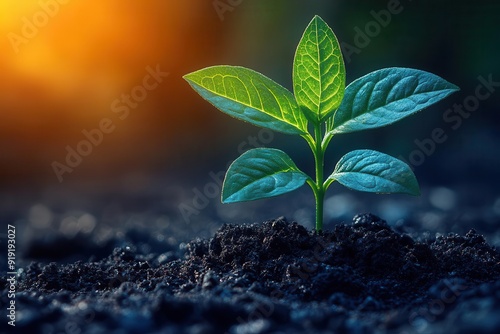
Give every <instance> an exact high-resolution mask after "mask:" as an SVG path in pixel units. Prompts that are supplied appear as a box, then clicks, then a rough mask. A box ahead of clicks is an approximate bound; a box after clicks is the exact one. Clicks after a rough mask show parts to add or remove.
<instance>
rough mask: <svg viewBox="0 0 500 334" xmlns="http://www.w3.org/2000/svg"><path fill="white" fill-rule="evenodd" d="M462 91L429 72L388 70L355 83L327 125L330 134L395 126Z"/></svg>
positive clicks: (395, 68)
mask: <svg viewBox="0 0 500 334" xmlns="http://www.w3.org/2000/svg"><path fill="white" fill-rule="evenodd" d="M457 90H459V88H458V87H457V86H455V85H453V84H451V83H449V82H448V81H446V80H444V79H442V78H440V77H438V76H437V75H434V74H432V73H429V72H425V71H421V70H415V69H410V68H399V67H393V68H386V69H382V70H378V71H375V72H372V73H369V74H367V75H365V76H363V77H361V78H359V79H357V80H355V81H353V82H352V83H351V84H350V85H349V86H347V88H346V90H345V95H344V99H343V101H342V104H341V105H340V107H339V108H338V109H337V111H336V112H335V115H334V116H333V117H332V118H330V119H329V120H328V122H327V132H330V133H332V134H337V133H347V132H354V131H360V130H365V129H372V128H377V127H381V126H385V125H388V124H391V123H394V122H396V121H398V120H400V119H402V118H404V117H406V116H409V115H411V114H413V113H415V112H417V111H420V110H422V109H424V108H426V107H428V106H430V105H431V104H433V103H436V102H438V101H440V100H441V99H444V98H445V97H447V96H448V95H450V94H451V93H453V92H455V91H457Z"/></svg>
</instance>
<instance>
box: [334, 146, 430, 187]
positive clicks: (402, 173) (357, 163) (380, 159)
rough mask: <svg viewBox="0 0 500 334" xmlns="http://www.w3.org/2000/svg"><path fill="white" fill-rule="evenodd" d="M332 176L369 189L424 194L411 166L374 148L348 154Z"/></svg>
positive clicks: (351, 185)
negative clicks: (373, 149) (421, 192)
mask: <svg viewBox="0 0 500 334" xmlns="http://www.w3.org/2000/svg"><path fill="white" fill-rule="evenodd" d="M328 179H331V180H334V181H335V180H336V181H339V182H340V183H341V184H343V185H344V186H346V187H348V188H351V189H354V190H359V191H367V192H377V193H402V194H409V195H414V196H417V195H419V194H420V190H419V187H418V183H417V179H416V178H415V175H414V174H413V172H412V171H411V169H410V167H409V166H408V165H407V164H405V163H404V162H403V161H401V160H398V159H396V158H394V157H391V156H390V155H387V154H384V153H380V152H377V151H372V150H356V151H352V152H349V153H347V154H346V155H344V156H343V157H342V158H341V159H340V160H339V162H338V163H337V165H336V166H335V169H334V171H333V173H332V175H330V176H329V177H328Z"/></svg>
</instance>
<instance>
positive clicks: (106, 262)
mask: <svg viewBox="0 0 500 334" xmlns="http://www.w3.org/2000/svg"><path fill="white" fill-rule="evenodd" d="M405 232H406V231H405V230H403V228H402V227H401V228H398V227H391V226H389V225H388V224H387V223H386V222H385V221H384V220H382V219H380V218H378V217H376V216H374V215H371V214H364V215H357V216H355V217H354V218H353V220H352V222H351V223H349V224H340V225H337V226H335V227H334V228H333V229H332V230H329V231H328V230H326V231H323V232H321V233H316V232H314V231H310V230H307V229H306V228H304V227H303V226H301V225H300V224H298V223H296V222H289V221H287V220H286V219H285V218H283V217H281V218H278V219H275V220H270V221H266V222H263V223H255V224H247V225H229V224H226V225H223V226H222V227H221V228H220V229H219V230H218V231H217V232H216V233H215V234H214V235H213V236H212V237H210V238H205V239H196V240H192V241H190V242H188V243H181V244H180V245H175V244H172V245H170V246H167V245H168V243H165V242H161V241H159V240H158V239H157V238H153V237H152V236H151V235H148V234H147V232H144V231H140V230H136V229H131V230H129V231H126V232H125V233H123V234H120V235H119V236H113V237H111V238H109V239H108V240H106V241H105V242H103V241H99V242H98V241H96V239H95V236H93V235H92V234H90V235H85V234H77V235H76V236H74V237H73V238H72V239H71V240H69V241H68V239H62V238H54V239H51V240H45V242H44V243H38V244H32V245H31V246H30V248H29V249H27V250H26V254H25V255H26V257H27V258H38V261H36V262H31V264H29V265H28V264H27V265H26V266H25V267H23V268H22V269H19V271H18V274H19V275H18V276H19V277H18V281H17V294H16V310H17V311H16V327H15V330H14V331H13V330H12V329H13V328H12V327H10V326H8V325H7V321H2V322H0V332H2V333H10V332H13V333H14V332H17V333H193V334H194V333H196V334H201V333H237V334H243V333H498V332H500V317H499V316H498V315H499V314H500V253H499V251H498V250H497V249H495V248H494V247H491V246H490V245H488V243H487V242H486V241H485V239H484V237H483V236H482V235H480V234H478V233H476V232H475V231H474V230H470V231H469V232H467V233H466V234H464V235H457V234H448V235H441V236H437V237H433V238H430V237H429V236H422V235H420V236H419V235H416V234H415V233H412V234H409V233H405ZM58 249H64V250H65V252H66V253H65V254H60V253H58V252H57V250H58ZM72 252H74V253H75V254H76V253H78V254H79V257H80V259H81V258H82V256H84V257H86V260H78V261H71V260H70V259H71V254H72ZM58 256H59V257H60V258H64V259H65V261H58V263H57V264H56V263H55V262H48V261H47V259H51V260H52V261H56V260H57V259H58ZM64 262H66V263H64ZM2 276H4V277H2V278H1V280H0V281H1V284H2V286H0V288H1V290H2V297H1V298H2V308H3V309H4V308H5V305H7V304H6V303H7V302H8V299H7V290H8V284H7V281H6V278H7V277H5V274H2ZM4 320H5V319H4Z"/></svg>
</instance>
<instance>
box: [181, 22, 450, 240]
mask: <svg viewBox="0 0 500 334" xmlns="http://www.w3.org/2000/svg"><path fill="white" fill-rule="evenodd" d="M184 78H185V79H186V80H187V81H188V83H189V84H190V85H191V87H192V88H193V89H194V90H195V91H197V92H198V93H199V94H200V95H201V96H202V97H203V98H204V99H205V100H207V101H209V102H210V103H211V104H213V105H214V106H215V107H216V108H218V109H220V110H221V111H222V112H224V113H227V114H229V115H230V116H233V117H236V118H238V119H241V120H243V121H247V122H250V123H253V124H255V125H258V126H262V127H265V128H269V129H272V130H276V131H280V132H283V133H286V134H292V135H299V136H301V137H302V138H304V139H305V140H306V142H307V143H308V144H309V146H310V148H311V150H312V153H313V156H314V162H315V170H316V177H315V179H313V178H311V177H310V176H308V175H307V174H305V173H304V172H302V171H301V170H299V168H298V167H297V166H296V165H295V163H294V162H293V161H292V159H291V158H290V157H289V156H288V155H287V154H286V153H285V152H283V151H280V150H277V149H272V148H256V149H252V150H249V151H247V152H245V153H243V154H242V155H241V156H240V157H239V158H237V159H236V160H235V161H234V162H233V163H232V164H231V166H230V167H229V169H228V171H227V173H226V176H225V179H224V183H223V187H222V202H223V203H231V202H240V201H250V200H256V199H260V198H266V197H272V196H277V195H281V194H284V193H287V192H290V191H292V190H295V189H297V188H299V187H301V186H302V185H303V184H304V183H307V184H309V186H311V188H312V191H313V193H314V197H315V200H316V230H318V231H319V230H321V229H322V226H323V199H324V196H325V192H326V190H327V189H328V187H329V186H330V185H331V184H332V182H334V181H338V182H339V183H341V184H343V185H344V186H346V187H348V188H351V189H355V190H360V191H368V192H378V193H406V194H411V195H419V194H420V190H419V186H418V183H417V180H416V178H415V175H414V174H413V172H412V171H411V169H410V167H409V166H408V165H406V164H405V163H404V162H402V161H400V160H398V159H396V158H393V157H391V156H389V155H386V154H384V153H380V152H377V151H373V150H355V151H352V152H349V153H347V154H346V155H344V156H343V157H342V158H341V159H340V160H339V162H338V163H337V164H336V166H335V169H334V171H333V173H332V174H330V175H329V176H328V177H327V178H326V180H325V178H324V171H323V169H324V168H323V165H324V157H325V151H326V149H327V146H328V144H329V143H330V140H331V139H332V137H333V136H334V135H336V134H342V133H348V132H354V131H360V130H366V129H373V128H377V127H381V126H385V125H388V124H391V123H394V122H396V121H398V120H400V119H402V118H404V117H406V116H409V115H411V114H413V113H415V112H417V111H419V110H422V109H424V108H425V107H428V106H429V105H431V104H433V103H436V102H438V101H440V100H441V99H443V98H445V97H446V96H448V95H450V94H451V93H453V92H455V91H457V90H458V87H456V86H455V85H453V84H451V83H449V82H447V81H445V80H443V79H442V78H440V77H438V76H436V75H434V74H431V73H428V72H424V71H420V70H415V69H409V68H397V67H394V68H386V69H381V70H378V71H374V72H372V73H369V74H368V75H365V76H363V77H361V78H359V79H357V80H355V81H353V82H352V83H351V84H350V85H348V86H347V87H345V66H344V61H343V58H342V52H341V50H340V46H339V43H338V41H337V38H336V37H335V34H334V33H333V31H332V30H331V28H330V27H329V26H328V25H327V24H326V23H325V22H324V21H323V20H322V19H321V18H320V17H319V16H315V17H314V18H313V20H312V21H311V23H310V24H309V25H308V26H307V28H306V30H305V32H304V35H303V36H302V38H301V40H300V42H299V45H298V47H297V50H296V53H295V59H294V62H293V89H294V93H293V94H292V93H291V92H290V91H288V90H287V89H285V88H284V87H282V86H280V85H279V84H278V83H276V82H274V81H273V80H271V79H269V78H267V77H265V76H264V75H262V74H260V73H258V72H255V71H253V70H250V69H247V68H244V67H238V66H213V67H208V68H204V69H201V70H199V71H196V72H193V73H190V74H187V75H185V76H184Z"/></svg>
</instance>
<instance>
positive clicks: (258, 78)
mask: <svg viewBox="0 0 500 334" xmlns="http://www.w3.org/2000/svg"><path fill="white" fill-rule="evenodd" d="M184 79H186V80H187V81H188V83H189V84H190V85H191V87H193V89H194V90H195V91H197V92H198V93H199V94H200V95H201V96H202V97H203V98H204V99H205V100H207V101H208V102H210V103H211V104H213V105H214V106H215V107H217V108H218V109H219V110H221V111H222V112H224V113H226V114H228V115H230V116H233V117H236V118H238V119H241V120H243V121H247V122H250V123H252V124H255V125H258V126H262V127H265V128H269V129H271V130H276V131H280V132H284V133H288V134H305V133H307V119H306V118H305V116H304V114H303V113H302V111H301V110H300V108H299V106H298V105H297V102H296V101H295V98H294V96H293V94H292V93H291V92H290V91H288V90H287V89H285V88H284V87H282V86H280V85H279V84H277V83H276V82H274V81H273V80H271V79H269V78H268V77H266V76H264V75H262V74H260V73H258V72H255V71H253V70H250V69H248V68H244V67H239V66H213V67H207V68H204V69H201V70H199V71H196V72H192V73H189V74H187V75H185V76H184Z"/></svg>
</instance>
